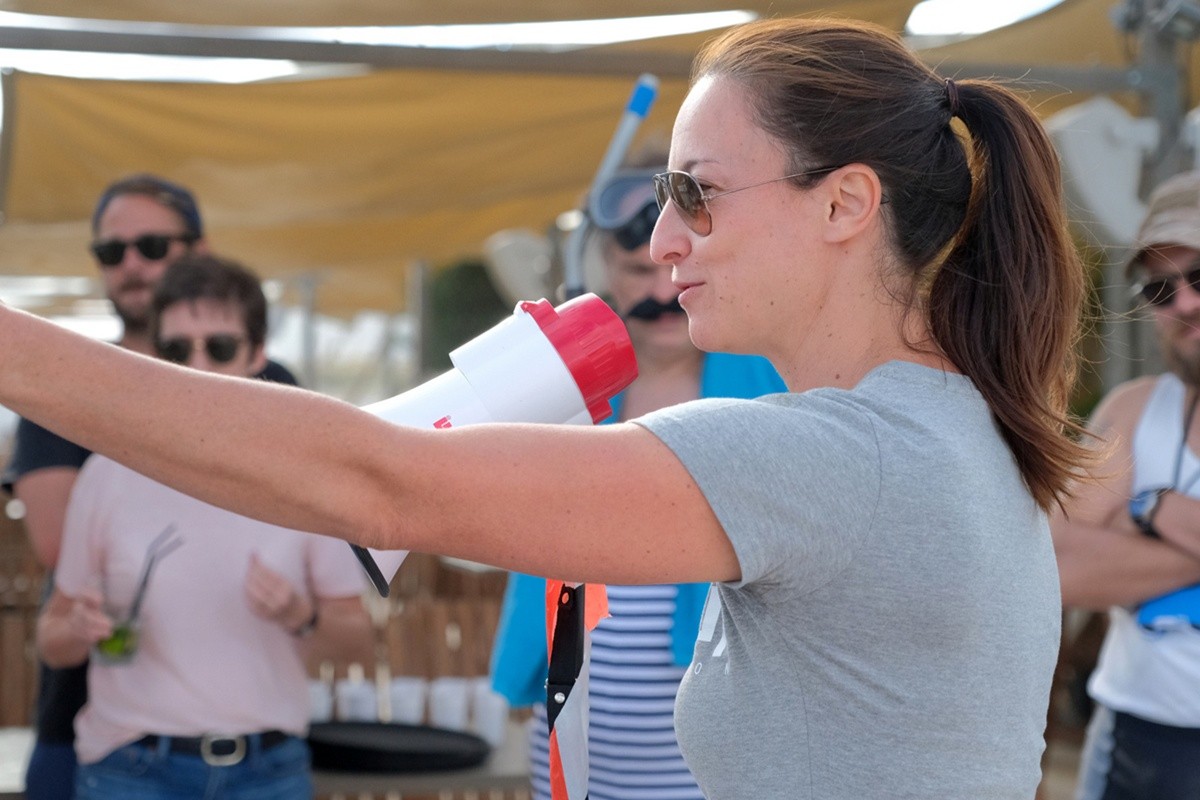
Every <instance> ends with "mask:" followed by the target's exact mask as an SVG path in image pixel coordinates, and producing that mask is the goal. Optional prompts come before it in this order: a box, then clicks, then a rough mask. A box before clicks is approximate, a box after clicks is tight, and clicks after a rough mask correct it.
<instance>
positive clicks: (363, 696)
mask: <svg viewBox="0 0 1200 800" xmlns="http://www.w3.org/2000/svg"><path fill="white" fill-rule="evenodd" d="M334 693H335V694H336V695H337V718H338V719H339V720H340V721H342V722H374V721H375V720H377V719H378V718H379V710H378V707H377V705H376V702H375V686H374V685H372V684H370V683H368V682H367V681H364V680H352V679H343V680H340V681H338V682H337V686H336V687H335V688H334Z"/></svg>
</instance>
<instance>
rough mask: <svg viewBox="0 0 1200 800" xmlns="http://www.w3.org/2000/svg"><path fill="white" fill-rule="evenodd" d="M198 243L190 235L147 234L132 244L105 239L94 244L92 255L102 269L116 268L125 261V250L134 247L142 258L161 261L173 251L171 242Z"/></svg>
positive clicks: (121, 240) (119, 240)
mask: <svg viewBox="0 0 1200 800" xmlns="http://www.w3.org/2000/svg"><path fill="white" fill-rule="evenodd" d="M194 241H196V237H195V236H194V235H192V234H190V233H182V234H162V233H147V234H146V235H145V236H139V237H138V238H136V239H134V240H133V241H131V242H127V241H124V240H123V239H105V240H103V241H99V242H92V246H91V250H92V255H94V256H95V257H96V260H97V261H99V262H100V266H102V267H115V266H117V265H118V264H120V263H121V262H122V261H124V260H125V248H126V247H131V246H132V247H134V248H136V249H137V251H138V253H140V254H141V256H142V258H145V259H148V260H150V261H161V260H163V259H164V258H166V257H167V251H168V250H170V249H171V242H186V243H188V244H191V243H192V242H194Z"/></svg>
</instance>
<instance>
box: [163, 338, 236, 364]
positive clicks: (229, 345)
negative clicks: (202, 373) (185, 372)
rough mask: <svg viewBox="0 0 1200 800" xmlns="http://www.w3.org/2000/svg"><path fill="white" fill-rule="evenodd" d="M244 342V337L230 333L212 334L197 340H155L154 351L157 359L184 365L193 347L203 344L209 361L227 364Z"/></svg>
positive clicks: (189, 358)
mask: <svg viewBox="0 0 1200 800" xmlns="http://www.w3.org/2000/svg"><path fill="white" fill-rule="evenodd" d="M244 341H246V339H245V337H243V336H234V335H233V334H231V333H214V334H213V335H211V336H204V337H201V338H198V339H190V338H188V337H187V336H173V337H171V338H170V339H157V340H155V342H154V349H155V350H156V351H157V352H158V355H159V357H161V358H162V359H164V360H166V361H171V362H173V363H175V364H186V363H188V361H190V360H191V358H192V352H193V351H194V350H195V345H197V344H203V346H204V352H206V353H207V354H208V358H209V360H210V361H212V362H213V363H214V364H228V363H229V362H230V361H233V359H234V358H236V357H237V354H238V350H239V349H240V348H241V346H242V342H244Z"/></svg>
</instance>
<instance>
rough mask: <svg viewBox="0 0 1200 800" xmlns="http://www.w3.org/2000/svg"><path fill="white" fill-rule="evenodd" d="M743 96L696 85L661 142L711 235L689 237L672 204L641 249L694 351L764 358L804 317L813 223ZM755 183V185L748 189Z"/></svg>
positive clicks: (720, 81) (732, 88)
mask: <svg viewBox="0 0 1200 800" xmlns="http://www.w3.org/2000/svg"><path fill="white" fill-rule="evenodd" d="M747 98H748V93H747V91H746V89H745V88H744V87H742V86H741V85H739V84H738V83H736V82H735V81H733V80H731V79H729V78H713V77H711V76H708V77H704V78H701V79H700V80H699V81H697V82H696V84H695V85H694V86H693V88H692V90H691V92H689V94H688V96H687V98H686V100H685V101H684V103H683V106H682V108H681V109H680V111H679V116H678V117H677V118H676V122H675V129H674V132H673V134H672V140H671V158H670V168H671V169H672V170H682V171H685V172H688V173H689V174H691V175H693V176H694V177H695V179H696V181H697V183H698V184H699V185H700V187H701V189H702V191H703V192H704V195H705V196H706V197H707V196H714V195H719V194H721V193H722V192H729V191H731V190H736V189H741V191H735V192H733V193H732V194H728V195H725V196H722V197H714V199H712V200H711V201H708V203H707V206H708V213H709V214H710V215H711V217H712V226H711V231H710V233H709V234H708V235H707V236H701V235H700V234H698V233H696V232H695V231H694V230H692V229H691V228H690V227H689V226H688V224H687V222H686V220H685V219H684V217H683V216H682V215H681V212H680V210H679V209H678V208H677V207H676V206H675V204H674V202H673V201H669V202H668V203H667V205H666V208H665V209H664V210H663V213H662V216H661V217H660V218H659V221H658V225H657V226H656V227H655V230H654V237H653V238H652V240H651V254H652V256H653V258H654V259H655V261H658V262H659V263H667V264H671V265H673V266H674V272H673V279H674V282H675V284H676V285H677V286H678V287H679V288H680V289H682V293H681V295H680V303H681V304H682V305H683V307H684V308H685V309H686V310H687V312H688V316H689V318H690V319H691V333H692V340H693V341H694V342H695V343H696V345H697V346H698V347H700V348H701V349H703V350H721V351H729V352H741V353H746V352H749V353H760V354H763V355H768V356H770V355H771V353H773V352H778V351H779V350H780V348H781V347H786V346H787V345H786V342H787V341H788V340H789V338H790V337H792V336H794V335H798V334H799V333H800V328H798V325H799V324H800V323H799V322H798V320H801V321H802V320H803V319H805V318H807V317H808V315H806V314H805V313H804V306H805V305H806V304H807V303H810V302H812V300H811V297H810V292H809V291H808V289H807V287H808V285H809V281H810V279H811V278H812V276H811V275H810V274H809V273H810V270H811V268H809V267H807V264H808V260H809V259H808V257H809V256H810V255H811V254H812V252H813V251H814V249H815V244H816V241H815V238H814V237H815V233H816V228H815V226H814V225H813V224H810V222H811V221H813V220H815V219H817V218H818V217H816V216H814V215H819V214H820V210H821V209H820V207H819V203H818V202H816V201H814V199H813V197H812V193H810V192H808V191H803V190H799V189H797V188H796V187H795V186H794V185H793V184H791V183H790V182H788V181H780V180H776V179H778V178H781V177H783V176H784V175H787V174H789V172H791V171H792V170H791V164H790V159H789V158H788V156H787V154H786V152H785V150H784V148H783V147H782V145H781V144H780V143H779V142H778V141H777V140H775V139H774V138H772V137H771V136H769V135H768V134H767V133H766V132H765V131H764V130H763V129H762V128H760V127H759V125H758V123H757V122H756V120H755V115H754V110H753V108H752V107H751V105H750V103H749V101H748V99H747ZM766 181H771V182H769V183H763V185H761V186H753V188H744V187H750V186H751V185H752V184H757V183H762V182H766Z"/></svg>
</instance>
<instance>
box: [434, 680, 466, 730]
mask: <svg viewBox="0 0 1200 800" xmlns="http://www.w3.org/2000/svg"><path fill="white" fill-rule="evenodd" d="M470 710H471V682H470V681H469V680H467V679H466V678H454V677H442V678H434V679H433V681H431V682H430V684H429V724H431V725H433V727H435V728H446V729H447V730H452V731H465V730H468V729H469V728H470Z"/></svg>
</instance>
